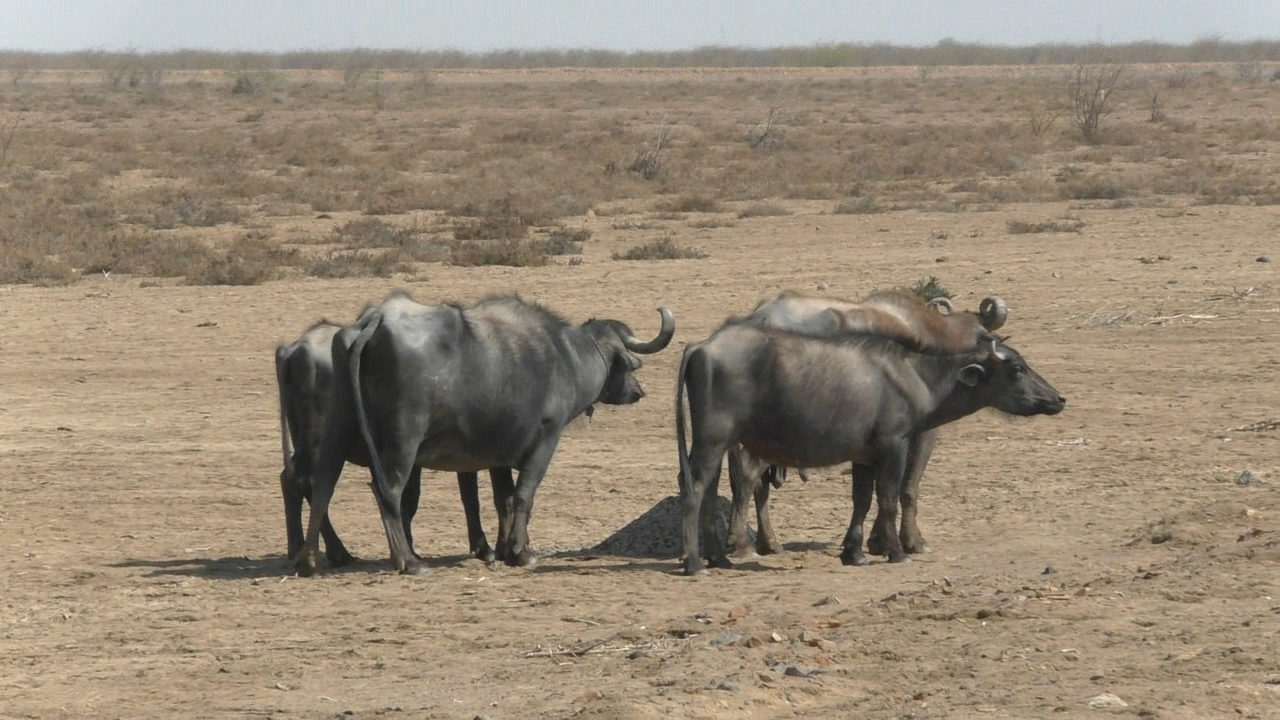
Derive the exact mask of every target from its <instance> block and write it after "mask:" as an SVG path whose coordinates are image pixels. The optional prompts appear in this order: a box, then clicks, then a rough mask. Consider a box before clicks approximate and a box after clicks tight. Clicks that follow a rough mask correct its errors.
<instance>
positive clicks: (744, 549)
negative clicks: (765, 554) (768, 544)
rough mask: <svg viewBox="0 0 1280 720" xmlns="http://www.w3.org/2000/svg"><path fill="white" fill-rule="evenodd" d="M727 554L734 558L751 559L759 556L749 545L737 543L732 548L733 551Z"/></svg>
mask: <svg viewBox="0 0 1280 720" xmlns="http://www.w3.org/2000/svg"><path fill="white" fill-rule="evenodd" d="M729 555H730V557H733V558H734V559H736V560H751V559H754V558H756V557H759V555H758V554H757V552H756V549H755V548H754V547H752V546H751V545H738V546H736V547H734V548H733V552H731V553H729Z"/></svg>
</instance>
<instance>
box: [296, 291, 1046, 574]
mask: <svg viewBox="0 0 1280 720" xmlns="http://www.w3.org/2000/svg"><path fill="white" fill-rule="evenodd" d="M658 313H659V315H660V317H661V326H660V329H659V331H658V334H657V335H656V336H655V337H654V338H653V339H651V340H643V339H640V338H637V337H636V335H635V334H634V333H633V332H632V330H631V328H630V327H628V326H627V325H626V324H625V323H623V322H622V321H620V320H605V319H591V320H588V321H587V322H585V323H582V324H581V325H574V324H572V323H570V322H568V321H566V320H565V319H564V318H562V317H560V316H559V315H557V314H556V313H555V312H553V311H551V310H549V309H547V308H545V307H542V306H540V305H538V304H536V303H532V302H528V301H526V300H523V299H521V298H520V297H518V296H515V295H499V296H492V297H487V298H485V299H483V300H480V301H478V302H476V303H474V304H472V305H469V306H465V307H464V306H460V305H454V304H441V305H431V306H428V305H421V304H419V303H417V302H415V301H414V300H412V299H411V298H409V297H408V296H407V295H405V294H404V293H400V292H396V293H393V294H391V295H390V296H388V297H387V299H385V300H384V301H383V302H382V303H380V304H378V305H372V306H369V307H366V308H365V310H364V311H363V312H362V313H361V314H360V316H359V318H358V319H357V320H356V321H355V322H354V323H352V324H350V325H347V326H345V327H343V326H339V325H335V324H332V323H329V322H326V321H321V322H319V323H317V324H315V325H313V326H312V327H310V328H309V329H307V331H306V332H304V333H303V334H302V336H301V337H299V338H298V339H297V340H296V341H294V342H292V343H289V344H282V345H280V346H279V347H278V348H277V349H276V380H277V383H278V386H279V398H280V433H281V444H282V451H283V455H284V469H283V471H282V472H281V473H280V491H281V495H282V497H283V499H284V510H285V530H286V536H287V538H288V557H289V560H290V562H291V563H292V565H293V567H295V568H296V570H297V572H298V573H299V574H301V575H311V574H314V573H315V572H316V570H317V567H318V555H319V545H320V539H321V538H323V539H324V545H325V557H326V559H327V560H328V563H329V564H330V565H332V566H335V567H337V566H341V565H344V564H347V563H350V562H351V561H352V560H353V557H352V555H351V553H350V552H348V551H347V549H346V547H345V546H344V545H343V543H342V540H341V539H340V538H339V537H338V533H337V530H336V529H335V528H334V527H333V525H332V524H331V523H330V521H329V517H328V509H329V503H330V500H331V498H332V497H333V491H334V488H335V486H336V485H337V482H338V477H339V475H340V474H341V472H342V470H343V467H344V466H345V464H346V463H348V462H350V463H354V464H356V465H361V466H364V467H367V468H369V471H370V473H371V475H372V487H373V490H374V495H375V497H376V499H377V502H378V510H379V512H380V514H381V515H382V523H383V528H384V530H385V531H386V535H387V543H388V545H389V547H390V551H391V561H392V564H393V565H394V566H395V568H396V569H397V570H398V571H400V572H403V573H411V574H424V573H427V572H429V570H428V569H427V566H426V564H425V563H424V562H423V560H422V558H421V557H419V556H418V555H417V553H416V552H414V549H413V535H412V521H413V515H414V513H415V512H416V510H417V508H418V499H419V496H420V491H421V477H422V469H423V468H427V469H431V470H444V471H449V472H454V473H457V476H458V490H459V494H460V495H461V498H462V507H463V512H464V514H465V515H466V520H467V534H468V540H469V545H470V553H471V554H472V555H473V556H475V557H478V558H481V559H483V560H485V561H487V562H494V561H497V560H502V561H504V562H506V563H508V564H510V565H531V564H533V563H534V562H536V560H537V557H536V555H535V553H534V551H533V549H532V546H531V544H530V541H529V519H530V517H531V515H532V512H533V501H534V495H535V493H536V492H537V489H538V485H539V484H540V483H541V482H542V479H543V476H544V475H545V474H546V471H547V467H548V465H549V464H550V462H551V459H552V456H553V455H554V453H555V450H556V446H557V444H558V443H559V441H560V436H561V434H562V433H563V432H564V429H565V428H566V427H567V426H568V425H569V423H571V422H572V421H573V420H574V419H575V418H577V417H578V416H580V415H583V414H586V415H588V416H590V415H591V412H592V409H593V407H594V406H595V404H596V403H605V404H610V405H630V404H633V403H635V402H638V401H639V400H640V399H641V398H643V397H644V395H645V393H644V390H642V389H641V387H640V384H639V382H638V381H637V380H636V371H637V370H639V369H640V367H641V360H640V357H639V356H642V355H648V354H653V353H657V352H660V351H662V350H663V349H665V348H666V347H667V346H668V345H669V344H670V343H671V340H672V338H673V337H674V335H675V329H676V327H675V316H674V315H673V314H672V313H671V311H670V310H668V309H666V308H658ZM1007 318H1008V308H1007V306H1006V304H1005V302H1004V301H1003V300H1001V299H1000V298H997V297H988V298H986V299H984V300H983V301H982V302H981V303H980V304H979V307H978V310H977V311H976V312H971V311H959V310H957V309H956V308H955V307H954V305H953V303H952V302H951V301H950V300H949V299H948V298H945V297H939V298H936V299H933V300H929V301H926V300H924V299H923V298H921V297H919V296H918V295H916V294H915V293H912V292H907V291H899V290H893V291H885V292H877V293H874V294H872V295H870V296H868V297H866V298H864V299H863V300H861V301H859V302H852V301H847V300H839V299H833V298H822V297H812V296H806V295H801V294H797V293H792V292H785V293H782V294H781V295H779V296H778V297H776V298H774V299H772V300H768V301H765V302H762V303H760V304H759V305H758V306H756V308H755V309H754V310H753V311H752V312H751V313H750V314H748V315H745V316H742V317H732V318H729V319H727V320H726V321H725V322H724V323H723V324H722V325H721V326H720V327H719V328H718V329H716V330H715V331H714V332H713V333H711V335H710V336H709V337H707V338H706V339H704V340H700V341H697V342H689V343H687V344H686V345H685V348H684V353H683V355H682V356H681V358H680V364H679V371H678V373H677V377H676V383H675V385H676V388H675V429H676V433H675V434H676V445H677V447H678V449H679V457H678V465H679V468H680V471H679V487H680V494H681V498H682V507H683V548H684V553H683V570H684V573H685V574H688V575H698V574H702V573H705V572H706V571H707V567H708V566H710V567H728V566H729V564H730V561H729V556H730V555H733V556H739V557H740V556H744V555H748V556H749V555H752V554H755V553H760V554H768V553H775V552H778V551H779V549H780V546H779V544H778V541H777V536H776V534H775V533H774V530H773V525H772V523H771V521H770V520H769V511H768V508H769V492H770V488H771V487H778V486H781V484H782V478H783V477H784V476H785V472H786V468H796V469H798V470H799V471H800V472H801V473H802V477H803V472H804V469H806V468H814V467H824V466H830V465H836V464H840V463H850V464H851V466H852V472H853V482H852V486H853V513H852V516H851V518H850V522H849V528H848V531H847V532H846V533H845V536H844V541H843V543H842V547H841V553H840V558H841V561H842V562H843V563H845V564H846V565H862V564H865V563H866V562H867V558H866V554H864V549H863V545H864V543H863V522H864V520H865V517H866V515H867V512H868V510H869V509H870V507H871V500H872V496H873V495H874V496H875V498H876V503H877V508H876V516H875V520H874V521H873V524H872V530H871V534H870V535H869V536H868V537H867V538H866V543H865V545H866V552H868V553H871V554H873V555H885V556H887V557H888V559H889V561H890V562H900V561H902V560H904V559H906V557H907V555H908V553H916V552H922V551H924V550H925V549H926V545H925V541H924V538H923V536H922V535H921V534H920V529H919V527H918V526H917V521H916V513H917V508H918V503H919V487H920V478H921V476H922V474H923V473H924V469H925V465H926V464H927V463H928V461H929V456H930V454H931V453H932V451H933V447H934V444H935V442H936V439H937V432H938V428H940V427H941V426H942V425H945V424H947V423H949V422H952V421H953V420H958V419H960V418H962V417H964V416H966V415H969V414H971V413H973V412H976V411H977V410H980V409H982V408H994V409H996V410H998V411H1000V412H1003V413H1006V414H1009V415H1019V416H1029V415H1041V414H1043V415H1054V414H1057V413H1059V412H1061V411H1062V409H1063V407H1064V405H1065V403H1066V400H1065V399H1064V398H1063V397H1062V395H1061V394H1059V393H1058V391H1057V390H1055V389H1054V388H1053V386H1052V385H1050V384H1049V383H1048V382H1047V381H1045V380H1044V378H1042V377H1040V375H1038V374H1037V373H1036V372H1035V371H1034V370H1032V369H1031V367H1030V366H1028V364H1027V362H1026V361H1025V360H1024V359H1023V357H1022V356H1021V355H1020V354H1019V353H1018V352H1017V351H1016V350H1014V349H1013V348H1012V347H1009V346H1008V345H1007V344H1006V343H1005V339H1004V338H1002V337H999V336H997V335H995V334H994V333H995V331H996V330H997V329H999V328H1000V327H1001V326H1003V325H1004V323H1005V321H1006V320H1007ZM726 455H727V456H728V460H729V462H728V467H729V484H730V488H731V490H732V497H733V505H732V511H731V514H730V520H729V533H728V538H727V540H728V544H727V546H726V544H725V542H724V541H723V540H722V538H721V537H720V536H719V533H718V531H717V529H716V524H715V506H716V503H715V498H716V496H717V487H718V484H719V478H720V472H721V465H722V464H723V462H724V459H725V457H726ZM481 470H487V471H488V472H489V478H490V481H491V483H492V488H493V501H494V507H495V509H496V510H497V516H498V529H497V538H496V540H495V542H494V544H492V545H491V544H490V543H489V540H488V537H487V536H486V535H485V532H484V528H483V527H482V525H481V521H480V500H479V493H478V488H477V484H478V479H479V478H478V473H479V471H481ZM303 500H306V501H308V504H309V505H310V517H309V518H308V522H307V524H306V528H305V532H304V528H303V523H302V515H303V512H302V511H303ZM752 500H754V502H755V509H756V524H757V533H756V541H755V545H754V547H753V546H752V543H751V540H750V536H749V533H748V531H747V528H746V522H747V513H748V511H749V507H750V504H751V502H752ZM899 508H901V515H902V517H901V520H900V523H899V518H898V514H899ZM704 557H705V561H704V559H703V558H704Z"/></svg>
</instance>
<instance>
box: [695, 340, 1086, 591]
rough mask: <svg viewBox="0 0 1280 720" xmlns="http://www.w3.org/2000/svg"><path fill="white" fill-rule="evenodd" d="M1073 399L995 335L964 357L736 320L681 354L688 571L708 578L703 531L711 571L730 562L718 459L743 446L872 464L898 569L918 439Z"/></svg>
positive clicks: (849, 545)
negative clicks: (907, 483) (975, 417)
mask: <svg viewBox="0 0 1280 720" xmlns="http://www.w3.org/2000/svg"><path fill="white" fill-rule="evenodd" d="M686 389H687V391H688V396H689V435H690V438H689V439H686V428H685V417H684V396H685V393H686ZM1065 403H1066V401H1065V400H1064V399H1063V397H1062V396H1061V395H1060V394H1059V393H1058V391H1057V390H1056V389H1054V388H1053V386H1051V385H1050V384H1049V383H1047V382H1046V381H1045V380H1044V379H1043V378H1041V377H1040V376H1039V375H1037V374H1036V373H1035V372H1034V371H1033V370H1032V369H1031V368H1030V367H1028V366H1027V364H1026V362H1024V361H1023V359H1022V357H1021V356H1020V355H1019V354H1018V353H1017V352H1016V351H1014V350H1013V349H1012V348H1010V347H1008V346H1006V345H1004V344H1003V343H1002V342H1001V341H1000V340H998V339H996V338H991V339H990V340H988V341H987V342H985V343H982V344H980V345H979V346H978V347H977V348H974V349H970V350H966V351H962V352H952V353H947V352H941V351H928V352H922V351H920V349H919V348H918V347H916V348H912V347H908V346H907V345H905V344H903V343H902V342H900V341H899V340H898V339H896V338H893V337H886V336H884V335H882V334H877V333H841V334H838V335H835V336H830V337H814V336H810V335H803V334H798V333H794V332H791V331H785V330H779V329H775V328H769V327H763V326H760V325H756V324H752V323H729V324H727V325H725V326H724V327H722V328H721V329H719V330H717V331H716V332H715V333H713V334H712V336H711V337H710V338H708V339H707V340H705V341H703V342H700V343H693V344H690V345H688V346H686V347H685V351H684V354H683V356H682V357H681V360H680V369H679V374H678V376H677V379H676V438H677V446H678V448H679V454H680V458H679V459H680V469H681V475H682V477H683V478H685V488H684V503H685V507H684V548H685V559H684V563H685V564H684V570H685V572H686V573H687V574H697V573H701V572H705V569H704V568H703V564H702V559H701V555H700V550H699V547H700V545H699V543H700V539H699V529H701V541H702V542H703V543H705V545H706V547H707V553H708V559H709V560H710V562H711V564H712V565H713V566H728V565H729V560H728V558H727V557H726V556H725V553H724V548H723V547H722V546H721V543H720V539H719V537H718V535H717V534H716V528H715V516H714V508H715V502H714V500H715V497H716V487H717V484H718V482H719V476H720V466H721V463H722V462H723V460H724V456H725V453H726V452H727V451H728V450H729V448H730V447H732V446H733V445H734V444H735V443H741V444H742V446H743V448H744V449H745V450H746V451H747V452H748V453H749V454H750V455H752V456H753V457H755V458H759V459H760V460H762V461H764V462H768V463H771V464H774V465H783V466H789V467H800V468H803V467H821V466H828V465H835V464H838V463H844V462H852V463H854V464H856V465H862V466H867V467H872V468H874V473H875V475H874V477H875V483H874V490H875V493H876V496H877V500H878V504H879V508H878V510H879V512H878V514H877V516H876V524H877V525H878V526H879V528H878V529H879V532H880V535H881V537H883V538H884V542H885V546H886V548H885V549H886V553H887V554H888V556H889V560H890V561H892V562H900V561H902V560H905V559H906V557H907V556H906V553H905V552H904V551H903V549H902V544H901V542H900V540H899V538H898V535H897V533H896V532H894V530H895V529H896V528H895V525H896V518H897V510H898V494H899V492H900V488H901V485H902V479H903V475H904V473H905V471H906V467H907V462H908V457H909V454H910V448H911V440H912V438H913V437H915V436H917V435H918V434H920V433H921V432H923V431H925V430H929V429H932V428H936V427H939V426H941V425H944V424H946V423H949V422H952V421H954V420H957V419H959V418H961V417H964V416H966V415H969V414H971V413H973V412H976V411H977V410H980V409H982V408H984V407H994V408H996V409H997V410H1000V411H1002V412H1005V413H1009V414H1012V415H1035V414H1049V415H1052V414H1056V413H1058V412H1061V411H1062V408H1063V407H1064V405H1065ZM690 440H691V446H690V442H689V441H690ZM854 489H855V492H854V498H853V506H854V507H853V515H852V517H851V519H850V522H849V529H848V531H847V533H846V535H845V541H844V548H843V550H842V552H841V560H842V561H843V562H844V563H845V564H850V565H859V564H864V563H865V562H866V557H865V556H864V555H863V553H862V523H863V520H864V518H865V517H866V513H867V511H868V510H869V509H870V506H871V491H872V486H871V484H869V483H862V484H856V485H855V486H854Z"/></svg>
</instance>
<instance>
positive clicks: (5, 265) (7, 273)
mask: <svg viewBox="0 0 1280 720" xmlns="http://www.w3.org/2000/svg"><path fill="white" fill-rule="evenodd" d="M76 277H77V275H76V272H75V271H74V270H72V269H71V266H69V265H67V264H66V263H65V262H64V261H63V260H61V259H60V258H57V257H51V256H48V255H43V254H41V253H39V252H38V251H35V250H33V249H32V248H23V247H5V248H4V250H3V251H0V284H5V285H66V284H68V283H71V282H74V281H75V280H76Z"/></svg>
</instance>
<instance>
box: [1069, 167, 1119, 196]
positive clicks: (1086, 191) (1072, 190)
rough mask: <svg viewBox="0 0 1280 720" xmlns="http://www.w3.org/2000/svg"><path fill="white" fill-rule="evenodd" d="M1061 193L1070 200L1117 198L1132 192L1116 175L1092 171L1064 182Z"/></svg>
mask: <svg viewBox="0 0 1280 720" xmlns="http://www.w3.org/2000/svg"><path fill="white" fill-rule="evenodd" d="M1061 194H1062V197H1064V198H1066V199H1068V200H1116V199H1118V198H1122V197H1127V196H1128V195H1130V192H1129V189H1128V188H1126V187H1125V186H1124V184H1123V183H1121V182H1120V179H1119V178H1117V177H1116V176H1114V175H1110V174H1106V175H1104V174H1101V173H1091V174H1089V175H1083V176H1077V177H1074V178H1071V179H1069V180H1066V181H1065V182H1063V183H1062V188H1061Z"/></svg>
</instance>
